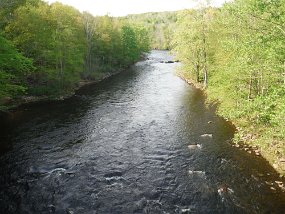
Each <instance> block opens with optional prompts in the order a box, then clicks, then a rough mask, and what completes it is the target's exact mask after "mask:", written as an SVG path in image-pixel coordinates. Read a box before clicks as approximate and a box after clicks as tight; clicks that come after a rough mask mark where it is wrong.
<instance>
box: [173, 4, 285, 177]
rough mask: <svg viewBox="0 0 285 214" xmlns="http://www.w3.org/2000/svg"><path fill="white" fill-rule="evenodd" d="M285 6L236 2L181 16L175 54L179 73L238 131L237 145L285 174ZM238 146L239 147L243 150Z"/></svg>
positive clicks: (177, 29)
mask: <svg viewBox="0 0 285 214" xmlns="http://www.w3.org/2000/svg"><path fill="white" fill-rule="evenodd" d="M284 23H285V1H284V0H276V1H270V0H269V1H266V0H235V1H233V2H231V3H227V4H224V5H223V7H221V8H211V7H209V5H207V4H204V5H201V6H200V7H199V8H198V9H197V10H187V11H182V12H179V13H178V19H177V25H176V26H177V27H176V29H175V33H174V36H173V40H172V49H173V51H174V52H175V53H176V54H177V57H178V58H179V60H181V61H182V63H183V67H182V68H181V71H180V72H179V73H180V75H182V76H183V77H184V78H186V79H188V80H190V82H191V83H193V84H194V85H196V86H198V87H201V88H203V89H204V90H205V93H206V94H207V96H208V100H209V104H210V105H217V106H218V113H219V114H220V115H222V116H223V117H225V118H228V119H230V120H231V121H232V122H233V123H234V124H235V125H236V127H237V131H238V132H237V134H236V136H235V139H234V141H235V142H236V143H246V144H250V145H252V146H254V147H257V148H259V150H260V151H261V153H262V155H263V156H264V157H265V158H266V159H267V160H269V161H270V163H271V164H272V165H273V166H274V168H276V169H278V170H279V171H280V172H282V173H284V170H285V166H284V164H283V162H284V157H285V141H284V139H285V129H284V127H285V24H284ZM237 146H238V145H237Z"/></svg>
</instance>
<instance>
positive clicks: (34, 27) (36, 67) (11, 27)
mask: <svg viewBox="0 0 285 214" xmlns="http://www.w3.org/2000/svg"><path fill="white" fill-rule="evenodd" d="M0 20H1V21H0V51H1V52H0V101H2V104H3V103H4V102H5V100H7V99H8V98H9V99H12V98H15V97H17V96H21V95H23V94H29V95H52V96H57V95H60V94H65V93H67V92H70V91H72V90H74V88H75V87H76V85H77V84H78V83H79V81H80V80H82V79H84V80H86V79H87V80H96V79H98V78H101V77H102V76H104V75H106V73H110V72H115V71H118V70H120V69H123V68H126V67H127V66H129V65H131V64H132V63H134V62H135V61H136V60H138V59H139V58H140V56H141V53H142V52H146V51H148V50H149V34H148V31H147V30H146V28H144V27H143V26H141V25H136V24H135V23H130V22H128V20H121V19H118V18H112V17H109V16H103V17H94V16H92V15H91V14H88V13H86V12H84V13H80V12H79V11H77V10H76V9H75V8H73V7H70V6H66V5H63V4H60V3H54V4H51V5H49V4H47V3H45V2H43V1H41V0H21V1H18V0H17V1H16V0H1V5H0Z"/></svg>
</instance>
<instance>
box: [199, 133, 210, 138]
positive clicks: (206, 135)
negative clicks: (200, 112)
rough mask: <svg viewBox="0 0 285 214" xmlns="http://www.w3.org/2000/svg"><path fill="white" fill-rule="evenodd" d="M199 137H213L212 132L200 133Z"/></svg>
mask: <svg viewBox="0 0 285 214" xmlns="http://www.w3.org/2000/svg"><path fill="white" fill-rule="evenodd" d="M200 137H202V138H213V134H202V135H201V136H200Z"/></svg>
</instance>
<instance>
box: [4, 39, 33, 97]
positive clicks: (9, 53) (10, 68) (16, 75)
mask: <svg viewBox="0 0 285 214" xmlns="http://www.w3.org/2000/svg"><path fill="white" fill-rule="evenodd" d="M33 70H34V67H33V65H32V61H31V60H30V59H27V58H25V57H24V56H23V55H22V54H20V53H19V52H18V51H17V49H16V48H15V47H14V46H13V45H12V44H11V42H9V41H8V40H6V39H5V38H4V37H3V36H2V35H1V34H0V99H1V98H4V97H11V96H15V95H16V94H19V93H23V92H24V91H25V90H26V87H25V85H26V81H25V76H26V75H28V74H29V73H30V72H32V71H33Z"/></svg>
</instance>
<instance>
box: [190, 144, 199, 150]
mask: <svg viewBox="0 0 285 214" xmlns="http://www.w3.org/2000/svg"><path fill="white" fill-rule="evenodd" d="M201 148H202V145H201V144H194V145H188V149H190V150H192V149H201Z"/></svg>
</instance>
